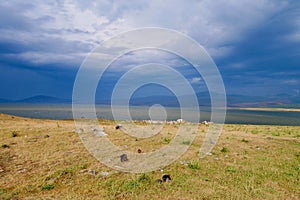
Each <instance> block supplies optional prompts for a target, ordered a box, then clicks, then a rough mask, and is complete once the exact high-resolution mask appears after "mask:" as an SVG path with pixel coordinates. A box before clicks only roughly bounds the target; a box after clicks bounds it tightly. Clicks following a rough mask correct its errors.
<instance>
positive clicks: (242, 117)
mask: <svg viewBox="0 0 300 200" xmlns="http://www.w3.org/2000/svg"><path fill="white" fill-rule="evenodd" d="M122 109H124V108H123V107H120V108H117V111H118V112H123V110H122ZM96 110H97V116H98V117H99V118H104V119H113V115H112V112H111V109H110V107H109V106H96ZM148 110H149V107H131V108H130V114H131V117H132V119H134V120H148V119H150V117H149V114H148V113H149V112H148ZM0 112H1V113H5V114H10V115H16V116H22V117H30V118H42V119H72V118H73V114H72V106H71V105H19V104H0ZM191 112H192V111H191ZM166 113H167V120H176V119H179V118H181V117H180V109H178V108H166ZM200 116H201V118H200V121H204V120H206V121H210V111H209V109H207V108H201V112H200ZM225 123H228V124H265V125H294V126H300V112H285V111H256V110H235V109H228V110H227V113H226V121H225Z"/></svg>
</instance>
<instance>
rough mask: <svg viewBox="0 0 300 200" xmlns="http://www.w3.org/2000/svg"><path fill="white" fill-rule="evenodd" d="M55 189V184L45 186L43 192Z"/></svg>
mask: <svg viewBox="0 0 300 200" xmlns="http://www.w3.org/2000/svg"><path fill="white" fill-rule="evenodd" d="M52 189H54V184H46V185H43V187H42V190H52Z"/></svg>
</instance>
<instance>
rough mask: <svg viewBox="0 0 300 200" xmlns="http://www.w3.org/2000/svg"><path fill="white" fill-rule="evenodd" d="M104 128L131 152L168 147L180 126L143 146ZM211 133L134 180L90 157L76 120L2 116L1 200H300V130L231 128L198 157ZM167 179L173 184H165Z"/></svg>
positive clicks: (202, 127) (203, 127)
mask: <svg viewBox="0 0 300 200" xmlns="http://www.w3.org/2000/svg"><path fill="white" fill-rule="evenodd" d="M100 123H101V124H102V125H103V126H104V128H105V131H106V132H107V133H108V136H107V137H109V138H110V139H111V140H112V141H113V142H114V143H115V144H117V145H120V146H122V145H123V146H124V145H126V146H128V149H129V150H132V151H136V149H137V148H142V150H143V151H151V149H155V148H159V147H161V146H163V145H166V144H167V143H168V142H170V140H171V139H172V137H173V134H174V130H175V128H176V126H177V125H167V126H166V127H165V129H164V131H162V132H161V134H159V135H158V136H157V137H155V139H154V138H150V139H142V140H136V139H135V138H133V137H130V136H128V135H125V134H122V132H120V131H119V130H115V129H114V126H115V124H114V122H112V121H105V120H101V121H100ZM207 128H208V127H207V126H206V125H200V126H199V128H198V131H197V133H195V134H197V135H196V139H195V140H194V142H193V143H192V144H191V146H190V148H189V150H188V151H187V152H186V153H185V154H184V155H183V156H182V157H181V158H180V159H178V160H177V161H176V162H174V163H173V164H171V165H169V166H167V167H165V168H164V169H163V171H162V170H158V171H154V172H150V173H146V174H130V173H123V172H119V171H116V170H114V169H110V168H108V167H106V166H104V165H103V164H101V163H99V161H97V160H96V159H95V158H94V157H93V156H92V155H90V154H89V152H88V151H87V150H86V149H85V147H84V146H83V144H82V142H81V140H80V137H79V136H78V134H77V133H75V127H74V123H73V121H68V120H60V121H55V120H39V119H26V118H21V117H14V116H8V115H4V114H0V145H1V147H0V199H300V190H299V188H300V127H292V126H262V125H260V126H258V125H230V124H228V125H225V126H224V130H223V134H222V136H221V137H220V139H219V141H218V143H217V145H216V146H215V148H214V149H213V151H212V152H211V155H208V156H206V157H205V158H203V159H199V158H198V157H197V154H198V150H199V147H200V146H201V144H202V141H203V139H204V136H205V132H206V130H207ZM186 144H187V145H189V143H188V142H187V143H186ZM101 172H108V175H107V176H106V175H104V174H103V173H101ZM163 174H169V175H170V176H171V178H172V181H171V182H166V183H158V182H157V181H156V180H157V179H160V178H161V177H162V175H163Z"/></svg>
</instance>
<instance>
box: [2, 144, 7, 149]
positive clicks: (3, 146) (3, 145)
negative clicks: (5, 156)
mask: <svg viewBox="0 0 300 200" xmlns="http://www.w3.org/2000/svg"><path fill="white" fill-rule="evenodd" d="M1 147H2V148H9V145H8V144H2V145H1Z"/></svg>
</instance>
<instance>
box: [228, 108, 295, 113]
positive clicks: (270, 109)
mask: <svg viewBox="0 0 300 200" xmlns="http://www.w3.org/2000/svg"><path fill="white" fill-rule="evenodd" d="M228 109H230V110H259V111H280V112H300V109H297V108H232V107H228Z"/></svg>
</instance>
